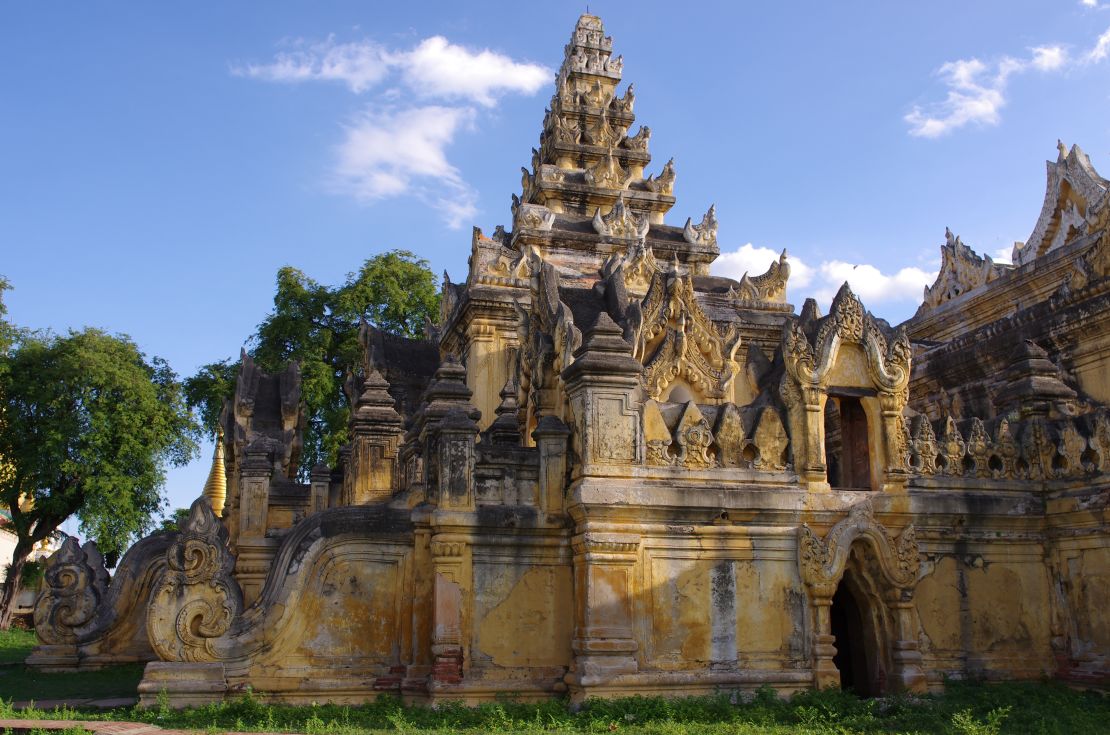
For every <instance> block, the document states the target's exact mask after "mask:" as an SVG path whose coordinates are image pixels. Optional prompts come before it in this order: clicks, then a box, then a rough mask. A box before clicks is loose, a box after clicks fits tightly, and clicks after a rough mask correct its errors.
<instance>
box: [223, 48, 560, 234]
mask: <svg viewBox="0 0 1110 735" xmlns="http://www.w3.org/2000/svg"><path fill="white" fill-rule="evenodd" d="M231 73H232V74H235V75H237V76H242V77H247V78H251V79H259V80H263V81H268V82H278V83H289V84H297V83H306V82H340V83H342V84H345V85H346V86H347V88H348V89H349V90H350V91H351V92H354V93H355V94H364V93H367V92H371V91H374V92H375V95H374V98H373V100H372V105H371V106H369V107H368V108H367V109H366V111H364V112H363V113H362V114H360V115H358V116H357V117H355V118H354V119H353V120H352V121H351V122H349V123H348V124H346V125H344V126H343V128H344V137H343V141H342V142H341V143H340V144H339V145H338V146H336V156H335V166H334V169H333V171H332V173H331V179H330V181H329V185H330V188H331V189H332V190H333V191H335V192H338V193H341V194H345V195H348V196H352V197H354V198H355V199H357V200H358V201H360V202H376V201H380V200H382V199H387V198H390V197H396V196H403V195H412V196H416V197H418V198H419V199H421V200H423V201H424V202H425V203H426V204H427V205H428V206H430V207H432V208H434V209H436V210H438V211H439V212H440V213H441V214H442V215H443V216H444V217H445V219H446V220H447V223H448V225H449V226H451V227H459V226H461V225H462V224H463V223H464V222H466V221H467V220H469V219H470V218H472V217H474V216H475V215H476V214H477V206H476V203H477V195H476V193H475V191H474V190H473V189H472V188H471V187H470V186H469V185H468V184H467V183H466V182H465V181H464V180H463V177H462V174H461V173H460V172H459V170H458V169H457V168H455V166H453V165H452V164H451V163H450V161H449V160H448V158H447V148H448V147H449V146H450V145H451V144H452V143H453V142H454V141H455V138H456V136H457V133H458V132H459V130H460V129H462V128H463V127H466V126H473V124H474V121H475V118H476V110H475V109H474V107H473V106H471V105H468V104H465V103H466V102H470V103H474V104H477V105H481V106H483V107H492V106H493V105H495V104H496V103H497V101H498V99H500V98H501V97H502V96H504V95H506V94H510V93H519V94H534V93H535V92H537V91H538V90H539V89H540V88H541V87H543V86H544V85H546V84H549V83H550V82H551V80H552V79H553V76H554V73H553V72H552V71H551V70H550V69H548V68H546V67H544V66H540V65H538V64H531V63H527V62H518V61H514V60H513V59H511V58H509V57H508V56H505V55H503V54H499V53H497V52H494V51H491V50H489V49H482V50H478V51H474V50H471V49H468V48H465V47H463V46H459V45H457V44H453V43H451V42H450V41H448V40H447V39H446V38H444V37H443V36H433V37H431V38H427V39H425V40H423V41H421V42H420V43H418V44H417V45H416V46H414V47H412V48H411V49H401V50H397V49H389V48H386V47H384V46H382V45H380V44H377V43H375V42H373V41H369V40H363V41H358V42H352V43H337V42H336V40H335V38H334V36H329V37H328V38H327V39H326V40H325V41H322V42H319V43H307V42H305V41H303V40H300V41H295V42H293V43H292V44H290V49H289V50H286V51H282V52H280V53H278V54H276V55H275V56H274V58H273V60H272V61H271V62H269V63H265V64H253V63H251V64H244V65H235V66H232V68H231ZM406 97H410V98H411V97H416V98H420V99H421V100H427V101H445V102H446V101H449V102H456V103H457V104H455V105H447V104H427V105H424V106H419V105H412V106H408V107H405V106H403V104H402V101H403V100H404V99H405V98H406ZM458 101H462V102H463V103H462V104H458Z"/></svg>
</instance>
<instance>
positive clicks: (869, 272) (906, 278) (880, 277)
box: [815, 260, 938, 306]
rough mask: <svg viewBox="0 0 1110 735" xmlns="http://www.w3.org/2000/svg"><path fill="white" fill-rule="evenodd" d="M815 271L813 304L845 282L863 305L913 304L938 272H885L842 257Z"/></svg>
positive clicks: (826, 298)
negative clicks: (817, 275) (818, 281)
mask: <svg viewBox="0 0 1110 735" xmlns="http://www.w3.org/2000/svg"><path fill="white" fill-rule="evenodd" d="M819 272H820V278H821V285H820V286H819V287H818V289H817V292H816V294H815V296H816V298H817V303H818V304H821V305H822V306H824V305H826V304H828V303H830V302H831V301H832V297H833V296H835V295H836V292H837V290H838V289H839V288H840V286H841V284H843V283H844V282H845V281H847V282H848V285H849V286H851V287H852V291H854V292H855V294H856V295H857V296H859V297H860V300H861V301H863V303H864V304H879V303H888V302H892V301H911V302H914V303H917V302H919V301H921V299H922V293H923V292H924V289H925V286H931V285H932V284H933V282H934V281H936V280H937V273H938V272H937V271H933V272H931V273H930V272H928V271H923V270H921V269H920V268H914V267H909V268H902V269H900V270H899V271H898V272H897V273H894V274H892V275H887V274H885V273H883V272H882V271H880V270H879V269H878V268H876V267H875V266H873V265H868V264H866V263H861V264H853V263H845V262H844V261H842V260H831V261H826V262H824V263H822V264H821V267H820V269H819Z"/></svg>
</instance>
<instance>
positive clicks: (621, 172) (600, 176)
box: [585, 146, 632, 190]
mask: <svg viewBox="0 0 1110 735" xmlns="http://www.w3.org/2000/svg"><path fill="white" fill-rule="evenodd" d="M585 177H586V183H587V184H588V185H590V186H596V187H598V188H600V189H614V190H623V189H626V188H628V183H629V182H630V181H632V174H631V173H630V172H629V171H627V170H626V169H624V168H623V167H622V166H621V164H620V161H618V160H617V157H616V156H614V155H613V148H612V147H611V146H610V148H609V150H608V152H606V154H605V156H604V157H603V158H600V159H598V161H597V163H595V164H593V165H591V166H588V167H587V168H586V174H585Z"/></svg>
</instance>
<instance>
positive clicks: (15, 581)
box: [0, 541, 31, 630]
mask: <svg viewBox="0 0 1110 735" xmlns="http://www.w3.org/2000/svg"><path fill="white" fill-rule="evenodd" d="M30 553H31V546H30V545H27V544H24V543H23V542H22V541H20V542H19V543H17V544H16V545H15V551H14V552H12V563H11V566H9V567H8V578H7V580H6V581H5V582H4V592H3V594H0V630H7V629H8V628H10V627H11V624H12V612H13V611H14V608H15V598H16V596H17V595H18V594H19V588H20V586H21V584H22V582H23V565H24V564H26V563H27V556H28V555H29V554H30Z"/></svg>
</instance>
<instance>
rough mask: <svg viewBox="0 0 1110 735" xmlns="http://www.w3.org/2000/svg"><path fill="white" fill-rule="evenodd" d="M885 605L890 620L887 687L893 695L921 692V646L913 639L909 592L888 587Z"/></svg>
mask: <svg viewBox="0 0 1110 735" xmlns="http://www.w3.org/2000/svg"><path fill="white" fill-rule="evenodd" d="M886 603H887V607H888V608H889V609H890V615H891V617H892V618H893V620H894V642H893V644H892V646H891V663H892V665H893V670H892V671H891V674H890V677H889V682H890V685H891V687H892V688H893V689H894V691H896V692H917V693H922V692H925V691H926V684H925V671H924V669H923V667H922V661H923V657H922V655H921V646H920V644H919V643H918V640H917V618H916V612H915V610H914V605H913V593H912V591H911V590H908V589H904V588H901V587H895V588H892V589H891V590H890V591H889V592H888V593H887V594H886Z"/></svg>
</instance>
